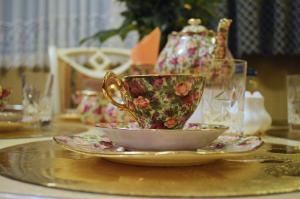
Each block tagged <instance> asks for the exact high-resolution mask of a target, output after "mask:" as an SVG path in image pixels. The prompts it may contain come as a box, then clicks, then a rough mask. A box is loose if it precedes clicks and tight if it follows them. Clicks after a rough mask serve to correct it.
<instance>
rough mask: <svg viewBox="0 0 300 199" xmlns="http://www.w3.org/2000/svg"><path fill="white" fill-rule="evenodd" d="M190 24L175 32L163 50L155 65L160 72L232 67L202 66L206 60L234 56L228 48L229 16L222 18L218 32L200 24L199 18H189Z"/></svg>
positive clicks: (225, 65) (207, 70)
mask: <svg viewBox="0 0 300 199" xmlns="http://www.w3.org/2000/svg"><path fill="white" fill-rule="evenodd" d="M188 23H189V25H188V26H186V27H184V28H183V29H182V31H181V32H173V33H171V34H170V35H169V36H168V41H167V44H166V45H165V47H164V48H163V50H162V52H161V53H160V55H159V57H158V60H157V63H156V65H155V69H154V70H155V72H157V73H200V72H206V73H207V72H212V71H213V70H221V68H222V67H223V68H224V67H227V68H229V69H230V67H231V66H232V65H230V64H223V65H222V66H219V67H218V68H217V69H216V68H215V69H212V68H207V65H206V66H203V64H202V63H203V61H204V60H205V59H227V58H232V56H231V53H230V52H229V50H228V47H227V40H228V30H229V27H230V24H231V20H230V19H221V20H220V22H219V25H218V29H217V32H216V33H215V32H214V31H212V30H208V29H207V28H206V27H204V26H202V25H201V20H200V19H189V20H188Z"/></svg>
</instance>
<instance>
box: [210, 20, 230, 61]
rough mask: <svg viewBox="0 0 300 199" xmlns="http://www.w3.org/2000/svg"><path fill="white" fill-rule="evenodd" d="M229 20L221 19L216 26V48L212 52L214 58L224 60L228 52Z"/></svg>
mask: <svg viewBox="0 0 300 199" xmlns="http://www.w3.org/2000/svg"><path fill="white" fill-rule="evenodd" d="M231 22H232V20H231V19H221V20H220V22H219V25H218V32H217V35H216V47H215V50H214V58H216V59H224V58H225V57H226V56H227V53H228V52H227V51H228V46H227V45H228V31H229V27H230V24H231Z"/></svg>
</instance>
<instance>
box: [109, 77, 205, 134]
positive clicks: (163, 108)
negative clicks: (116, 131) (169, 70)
mask: <svg viewBox="0 0 300 199" xmlns="http://www.w3.org/2000/svg"><path fill="white" fill-rule="evenodd" d="M204 79H205V78H204V77H201V76H197V75H141V76H127V77H125V78H124V81H123V85H124V86H123V89H122V88H121V89H120V91H121V93H122V96H123V101H124V104H123V105H122V106H121V109H122V108H123V109H124V110H127V111H128V112H130V113H131V114H132V115H133V117H134V118H135V120H136V121H137V122H138V123H139V124H140V126H141V127H142V128H151V129H180V128H183V126H184V124H185V122H186V121H187V120H188V118H189V117H190V116H191V115H192V114H193V112H194V111H195V109H196V107H197V105H198V104H199V102H200V99H201V96H202V93H203V88H204V82H205V80H204ZM120 81H121V80H120ZM104 93H105V90H104ZM106 96H107V94H106ZM115 105H116V104H115ZM117 106H118V105H117Z"/></svg>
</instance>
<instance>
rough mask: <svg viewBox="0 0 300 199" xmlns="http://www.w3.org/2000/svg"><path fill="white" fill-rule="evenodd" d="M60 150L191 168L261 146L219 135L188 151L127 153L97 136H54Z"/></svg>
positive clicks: (254, 139) (250, 139)
mask: <svg viewBox="0 0 300 199" xmlns="http://www.w3.org/2000/svg"><path fill="white" fill-rule="evenodd" d="M54 140H55V141H56V142H57V143H58V144H60V145H61V146H63V147H64V148H66V149H68V150H70V151H74V152H76V153H81V154H84V155H88V156H93V157H101V158H104V159H107V160H110V161H113V162H118V163H124V164H132V165H142V166H191V165H201V164H206V163H209V162H213V161H215V160H219V159H228V158H230V159H232V158H235V159H236V158H238V157H244V156H245V155H247V154H248V153H251V152H253V151H255V150H256V149H257V148H259V147H260V146H262V144H263V142H262V141H261V139H260V138H259V137H255V136H251V137H244V138H240V137H239V136H220V137H219V138H218V139H217V140H215V141H214V142H213V143H211V144H210V145H209V146H207V147H204V148H201V149H197V150H191V151H132V150H131V151H130V150H126V149H124V148H123V147H118V146H116V145H115V144H114V143H113V142H111V141H110V140H109V139H108V138H105V137H102V136H100V135H87V134H86V135H81V136H73V135H71V136H56V137H54Z"/></svg>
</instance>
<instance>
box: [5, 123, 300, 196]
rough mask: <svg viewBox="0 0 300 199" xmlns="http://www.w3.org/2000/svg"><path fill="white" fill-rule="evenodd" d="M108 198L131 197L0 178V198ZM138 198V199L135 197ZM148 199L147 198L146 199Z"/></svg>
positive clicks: (295, 143) (268, 138)
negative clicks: (55, 187) (49, 186)
mask: <svg viewBox="0 0 300 199" xmlns="http://www.w3.org/2000/svg"><path fill="white" fill-rule="evenodd" d="M88 131H89V133H94V132H96V130H95V128H93V127H89V130H88ZM51 139H52V138H51V137H44V138H26V139H3V140H0V149H1V148H5V147H8V146H13V145H17V144H22V143H28V142H33V141H44V140H51ZM263 140H264V141H266V142H271V143H275V144H276V143H278V144H289V145H292V146H300V141H293V140H288V139H283V138H276V137H271V136H264V137H263ZM33 196H35V197H36V198H86V199H93V198H110V199H119V198H121V199H126V198H132V197H126V196H117V195H105V194H92V193H82V192H72V191H65V190H59V189H52V188H46V187H41V186H37V185H32V184H27V183H23V182H19V181H15V180H11V179H8V178H5V177H2V176H0V198H9V199H11V198H15V199H20V198H22V199H25V198H32V197H33ZM136 198H140V197H136ZM147 198H149V197H147ZM235 198H237V199H241V198H245V199H254V198H255V199H271V198H272V199H279V198H280V199H289V198H300V192H294V193H288V194H277V195H267V196H255V197H235Z"/></svg>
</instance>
